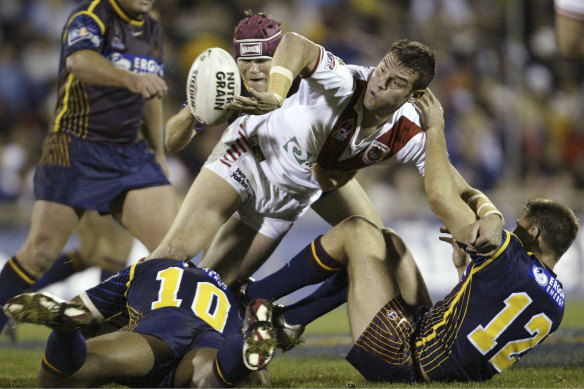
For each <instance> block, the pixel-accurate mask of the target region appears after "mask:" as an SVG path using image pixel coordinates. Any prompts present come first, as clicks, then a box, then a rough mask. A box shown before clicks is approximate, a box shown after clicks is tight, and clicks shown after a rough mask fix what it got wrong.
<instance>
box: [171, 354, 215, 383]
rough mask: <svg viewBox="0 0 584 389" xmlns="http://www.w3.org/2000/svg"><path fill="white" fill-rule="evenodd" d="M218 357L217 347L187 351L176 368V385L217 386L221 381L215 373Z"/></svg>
mask: <svg viewBox="0 0 584 389" xmlns="http://www.w3.org/2000/svg"><path fill="white" fill-rule="evenodd" d="M216 357H217V349H216V348H210V347H201V348H197V349H194V350H191V351H189V352H188V353H186V354H185V356H184V357H183V358H182V360H181V361H180V363H179V365H178V367H177V368H176V372H175V374H174V386H175V387H177V388H186V387H203V388H211V387H217V386H218V384H219V382H218V381H217V379H216V378H215V374H214V373H213V361H214V360H215V358H216Z"/></svg>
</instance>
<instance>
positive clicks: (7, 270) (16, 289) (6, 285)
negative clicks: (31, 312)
mask: <svg viewBox="0 0 584 389" xmlns="http://www.w3.org/2000/svg"><path fill="white" fill-rule="evenodd" d="M35 281H36V279H35V278H34V277H33V276H31V275H30V274H28V273H27V272H26V270H24V269H23V268H22V266H20V263H18V261H17V259H16V257H12V258H10V259H9V260H8V262H6V263H5V264H4V267H3V268H2V271H1V272H0V307H1V306H3V305H4V304H6V302H7V301H8V300H10V299H11V298H12V297H14V296H16V295H18V294H21V293H22V292H24V291H26V290H27V289H29V288H30V287H31V286H32V285H33V284H34V283H35ZM7 320H8V318H7V317H6V315H4V311H3V310H2V309H0V332H2V330H3V329H4V325H5V324H6V321H7Z"/></svg>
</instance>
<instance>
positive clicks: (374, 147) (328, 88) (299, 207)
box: [204, 47, 426, 239]
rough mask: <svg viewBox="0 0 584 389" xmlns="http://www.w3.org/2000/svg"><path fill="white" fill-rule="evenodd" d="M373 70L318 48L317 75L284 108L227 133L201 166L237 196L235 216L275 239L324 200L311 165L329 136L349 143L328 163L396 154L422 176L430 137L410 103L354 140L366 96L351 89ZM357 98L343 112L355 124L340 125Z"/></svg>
mask: <svg viewBox="0 0 584 389" xmlns="http://www.w3.org/2000/svg"><path fill="white" fill-rule="evenodd" d="M373 71H374V68H370V67H361V66H353V65H345V64H344V63H343V62H342V61H341V60H340V59H339V58H337V57H335V56H334V55H333V54H331V53H329V52H327V51H325V50H324V48H322V47H321V48H320V56H319V60H318V63H317V65H316V67H315V69H314V70H313V72H312V74H311V75H310V76H309V77H306V78H304V79H303V80H302V82H301V83H300V86H299V89H298V91H297V92H296V93H295V94H293V95H292V96H291V97H289V98H287V99H286V100H285V101H284V104H283V107H282V108H281V109H277V110H274V111H271V112H269V113H267V114H265V115H259V116H250V115H246V116H242V117H240V118H238V119H236V120H235V121H234V122H233V123H231V125H230V126H229V127H228V128H227V129H226V130H225V133H224V134H223V136H222V138H221V141H219V142H218V143H217V145H216V146H215V148H214V150H213V152H212V153H211V155H210V156H209V158H208V159H207V162H205V165H204V167H205V168H207V169H210V170H212V171H213V172H215V173H216V174H217V175H218V176H220V177H222V178H223V179H225V180H226V181H227V182H228V183H229V184H230V185H231V186H232V187H233V188H234V189H235V190H236V191H237V192H238V193H239V195H240V196H241V200H242V205H241V207H240V208H239V209H238V211H237V216H238V217H240V218H241V219H242V220H243V221H244V222H245V223H246V224H247V225H249V226H250V227H252V228H254V229H256V230H258V231H259V232H260V233H262V234H264V235H266V236H268V237H271V238H274V239H277V238H279V237H281V236H283V234H285V233H286V231H288V229H289V228H290V227H291V226H292V224H293V223H294V221H295V220H297V219H298V218H299V217H300V216H301V215H302V214H303V213H304V212H306V210H307V209H308V207H309V206H310V205H311V204H312V203H313V202H314V201H316V200H317V199H318V198H319V196H320V195H321V193H322V192H321V190H320V187H319V185H318V183H317V182H316V180H315V179H314V177H313V175H312V173H311V166H312V164H313V163H314V162H316V161H317V159H318V157H319V153H320V152H321V150H322V148H323V145H325V144H328V143H327V141H328V140H329V139H328V138H329V134H331V133H332V134H333V135H332V138H336V139H341V138H342V139H344V140H343V143H342V144H341V145H338V144H337V145H335V148H331V149H332V150H333V151H334V153H325V154H326V155H328V156H333V155H335V158H329V160H328V161H327V164H328V165H329V166H327V167H328V168H331V167H332V168H337V169H344V170H354V169H360V168H363V167H366V166H368V165H371V164H374V163H378V162H381V161H383V160H386V159H389V158H392V159H394V160H395V161H397V162H401V163H408V162H411V163H415V164H416V166H417V167H418V170H419V171H420V174H422V175H423V174H424V161H425V141H426V135H425V133H424V132H423V131H422V130H421V128H420V118H419V115H418V113H417V112H416V110H415V109H414V106H413V105H412V104H410V103H405V104H404V105H402V106H401V107H400V108H399V109H398V110H397V111H396V112H395V113H394V115H393V116H392V117H391V118H390V119H389V120H388V121H387V123H385V124H384V125H382V126H381V127H379V128H378V129H377V130H376V131H375V132H374V133H372V134H371V135H370V136H368V137H367V138H365V139H363V140H361V141H359V142H357V139H358V136H359V131H360V130H361V120H362V116H363V108H362V106H363V104H362V100H363V96H364V93H361V94H355V93H354V91H355V88H356V87H357V85H359V86H360V88H361V89H362V88H363V86H364V85H365V83H366V81H367V80H368V79H369V77H370V76H371V74H372V72H373ZM354 75H355V77H356V78H355V77H354ZM353 95H355V99H353ZM352 99H353V102H354V106H353V109H350V108H351V107H349V109H347V113H345V114H348V113H350V115H351V116H350V120H347V119H346V118H347V116H344V117H343V120H342V123H349V122H350V125H348V126H343V125H339V126H337V125H336V123H337V120H338V119H339V117H340V116H341V115H342V114H343V113H344V111H345V108H347V106H348V105H349V103H350V102H351V100H352ZM347 128H349V129H350V130H349V131H347ZM352 130H354V131H352ZM351 133H352V136H351V137H350V138H349V136H348V134H351ZM332 138H331V139H332ZM336 146H338V147H336ZM331 149H327V150H331ZM336 155H338V158H336Z"/></svg>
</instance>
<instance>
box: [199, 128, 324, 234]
mask: <svg viewBox="0 0 584 389" xmlns="http://www.w3.org/2000/svg"><path fill="white" fill-rule="evenodd" d="M236 131H237V133H235V134H231V133H229V129H228V130H227V131H226V133H225V134H224V135H223V138H222V139H221V140H220V141H219V142H218V143H217V145H216V146H215V148H214V149H213V152H212V153H211V155H210V156H209V158H207V161H206V162H205V164H204V166H203V167H205V168H207V169H209V170H211V171H213V172H214V173H215V174H217V175H219V176H220V177H222V178H223V179H224V180H225V181H227V182H228V183H229V184H230V185H231V186H232V187H233V189H235V190H236V191H237V193H239V195H240V196H241V200H242V205H241V207H240V208H239V209H238V211H237V213H236V215H235V216H236V217H238V218H239V219H240V220H241V221H243V222H244V223H245V224H246V225H248V226H249V227H251V228H253V229H254V230H256V231H258V232H259V233H260V234H262V235H264V236H267V237H269V238H272V239H278V238H280V237H282V236H283V235H285V234H286V233H287V232H288V230H290V228H291V227H292V225H293V224H294V222H295V221H296V220H297V219H298V218H299V217H300V216H302V215H303V214H304V212H306V210H307V209H308V207H310V205H311V204H312V203H313V202H314V201H316V200H317V199H318V198H319V196H320V195H321V191H320V190H314V191H310V192H307V193H300V194H298V193H290V192H289V191H287V190H285V189H283V188H281V187H278V186H276V185H273V184H272V183H271V182H270V181H269V180H268V179H267V177H266V175H265V174H264V172H263V171H262V166H261V162H260V161H259V160H261V157H259V156H258V157H256V156H255V155H254V151H255V152H256V153H257V152H258V150H259V149H258V148H257V146H254V145H253V143H250V141H249V140H248V139H247V137H246V136H245V134H244V133H243V132H242V131H241V130H236ZM259 153H261V151H259Z"/></svg>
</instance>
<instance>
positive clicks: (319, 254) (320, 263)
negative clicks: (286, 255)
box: [246, 236, 344, 299]
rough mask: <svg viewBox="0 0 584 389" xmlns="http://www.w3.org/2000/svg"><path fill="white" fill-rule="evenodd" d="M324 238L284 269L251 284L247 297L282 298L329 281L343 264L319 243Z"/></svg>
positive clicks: (297, 256)
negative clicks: (301, 289)
mask: <svg viewBox="0 0 584 389" xmlns="http://www.w3.org/2000/svg"><path fill="white" fill-rule="evenodd" d="M320 239H321V236H319V237H318V238H316V239H315V240H314V241H313V242H312V243H311V244H309V245H308V246H306V247H305V248H304V249H303V250H302V251H300V252H299V253H298V254H296V256H295V257H294V258H292V259H291V260H290V261H289V262H288V263H287V264H286V265H284V267H282V268H281V269H280V270H278V271H276V272H275V273H273V274H271V275H269V276H267V277H266V278H264V279H262V280H259V281H255V282H250V283H249V285H248V287H247V291H246V296H247V297H248V298H250V299H254V298H264V299H279V298H280V297H282V296H286V295H287V294H289V293H291V292H294V291H295V290H298V289H300V288H302V287H304V286H307V285H312V284H316V283H318V282H322V281H324V280H326V279H327V278H329V277H330V276H331V275H333V274H335V273H336V272H337V271H339V270H341V269H343V268H344V267H343V265H342V264H341V263H339V262H337V261H336V260H335V259H334V258H333V257H331V256H330V255H328V254H327V252H326V251H324V248H323V247H322V244H321V243H320Z"/></svg>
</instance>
